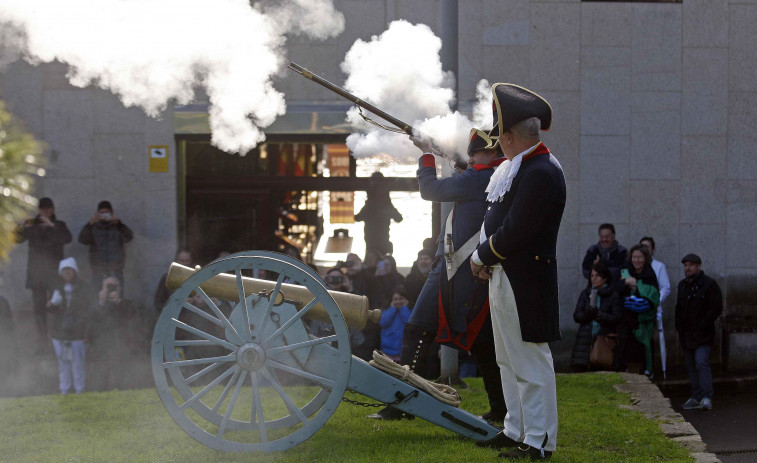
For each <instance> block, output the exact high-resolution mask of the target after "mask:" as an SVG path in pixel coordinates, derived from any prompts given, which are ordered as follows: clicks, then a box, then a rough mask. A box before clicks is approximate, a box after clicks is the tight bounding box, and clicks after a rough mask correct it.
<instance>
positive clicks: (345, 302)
mask: <svg viewBox="0 0 757 463" xmlns="http://www.w3.org/2000/svg"><path fill="white" fill-rule="evenodd" d="M196 271H197V270H195V269H192V268H190V267H185V266H183V265H180V264H177V263H176V262H174V263H172V264H171V267H170V268H169V270H168V275H167V276H166V288H168V289H170V290H174V289H176V288H178V287H179V286H181V284H182V283H184V281H186V279H187V278H189V277H190V276H192V274H193V273H195V272H196ZM242 282H243V284H244V291H245V296H249V295H250V294H258V293H260V292H271V291H272V290H273V289H274V288H275V287H276V282H275V281H269V280H259V279H257V278H250V277H242ZM200 288H202V290H203V291H205V292H206V293H207V294H208V295H209V296H211V297H217V298H219V299H224V300H227V301H236V300H239V293H238V290H237V281H236V276H235V275H229V274H225V273H222V274H220V275H216V276H214V277H212V278H210V279H209V280H206V281H204V282H203V283H202V284H201V285H200ZM281 293H282V294H283V295H284V298H285V299H288V300H293V301H297V302H299V303H300V304H301V306H304V305H305V304H307V303H308V302H310V301H311V300H312V299H313V297H314V296H313V294H312V293H311V292H310V290H308V289H307V288H306V287H305V286H300V285H291V284H287V283H283V284H282V285H281ZM329 294H330V295H331V297H332V298H333V299H334V302H336V304H337V306H339V309H340V310H341V311H342V315H343V316H344V321H345V322H346V323H347V326H349V327H350V328H356V329H363V328H365V325H366V323H367V322H368V320H370V321H372V322H374V323H378V321H379V318H381V311H380V310H369V308H368V298H367V297H365V296H358V295H356V294H350V293H343V292H340V291H329ZM305 318H312V319H316V320H322V321H325V322H328V321H330V320H329V315H328V313H327V312H326V308H325V307H324V306H323V304H321V303H318V304H316V305H315V306H313V308H312V309H310V310H309V311H308V312H307V314H306V315H305Z"/></svg>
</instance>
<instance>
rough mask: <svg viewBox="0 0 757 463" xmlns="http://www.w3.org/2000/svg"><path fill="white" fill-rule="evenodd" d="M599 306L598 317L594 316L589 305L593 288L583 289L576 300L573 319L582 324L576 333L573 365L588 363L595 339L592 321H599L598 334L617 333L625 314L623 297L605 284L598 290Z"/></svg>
mask: <svg viewBox="0 0 757 463" xmlns="http://www.w3.org/2000/svg"><path fill="white" fill-rule="evenodd" d="M597 294H598V296H599V307H598V309H599V310H598V311H597V315H596V318H595V317H594V316H593V313H592V310H591V307H590V305H589V302H590V295H591V288H586V289H584V290H583V291H581V294H580V295H579V296H578V302H576V310H575V311H574V312H573V320H574V321H575V322H576V323H578V324H579V325H580V326H579V328H578V332H577V333H576V343H575V345H574V346H573V355H572V357H571V365H584V366H585V365H588V364H589V355H590V354H591V346H592V344H593V341H594V337H593V336H592V334H591V332H592V322H593V321H594V320H596V321H597V322H598V323H599V332H598V333H597V334H601V335H605V336H606V335H608V334H613V333H617V327H618V323H619V322H620V319H621V316H622V314H623V298H622V297H621V296H620V294H618V292H617V291H615V290H613V288H612V287H611V286H608V285H605V286H603V287H601V288H599V289H598V290H597Z"/></svg>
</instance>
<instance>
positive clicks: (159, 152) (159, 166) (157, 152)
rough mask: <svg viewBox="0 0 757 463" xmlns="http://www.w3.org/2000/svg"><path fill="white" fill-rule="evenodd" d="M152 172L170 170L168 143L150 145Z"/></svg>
mask: <svg viewBox="0 0 757 463" xmlns="http://www.w3.org/2000/svg"><path fill="white" fill-rule="evenodd" d="M147 151H148V153H149V156H150V172H168V145H150V147H149V148H148V150H147Z"/></svg>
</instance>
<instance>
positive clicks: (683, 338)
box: [571, 223, 722, 409]
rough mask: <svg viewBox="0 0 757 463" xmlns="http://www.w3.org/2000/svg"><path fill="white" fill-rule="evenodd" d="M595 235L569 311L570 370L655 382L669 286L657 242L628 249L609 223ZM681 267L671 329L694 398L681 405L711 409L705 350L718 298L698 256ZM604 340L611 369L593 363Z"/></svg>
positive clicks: (707, 350)
mask: <svg viewBox="0 0 757 463" xmlns="http://www.w3.org/2000/svg"><path fill="white" fill-rule="evenodd" d="M598 232H599V241H598V242H597V243H596V244H593V245H591V246H590V247H589V249H587V251H586V255H585V257H584V259H583V263H582V270H583V275H584V277H585V278H587V280H588V283H587V286H586V288H585V289H584V290H583V291H581V294H580V295H579V297H578V301H577V303H576V307H575V310H574V312H573V319H574V320H575V322H576V323H578V324H579V327H578V331H577V333H576V339H575V344H574V347H573V354H572V356H571V366H572V369H573V370H574V371H586V370H590V369H591V370H599V369H611V370H614V371H633V370H635V369H637V370H638V372H639V373H643V374H645V375H647V376H648V377H649V378H650V379H653V378H654V377H655V370H658V371H659V370H660V369H661V370H662V373H663V374H665V363H664V362H665V357H666V351H665V331H664V327H663V319H664V317H663V302H664V301H665V300H666V299H667V297H668V296H669V295H670V291H671V287H670V278H669V277H668V272H667V268H666V266H665V264H663V263H662V262H660V261H658V260H657V259H655V258H654V255H655V247H656V246H655V240H654V238H652V237H651V236H644V237H642V238H641V239H640V240H639V243H638V244H635V245H633V246H632V247H631V248H630V250H626V248H625V247H623V246H622V245H620V244H619V243H618V241H617V240H616V239H615V227H614V226H613V225H612V224H609V223H605V224H602V225H600V226H599V231H598ZM681 263H682V264H683V266H684V274H685V276H686V277H685V278H684V279H683V280H681V282H680V283H679V285H678V298H677V299H678V300H677V302H676V307H675V320H676V322H675V328H676V331H678V333H679V340H680V342H681V347H682V348H683V351H684V355H685V359H686V367H687V370H688V372H689V377H690V381H691V384H692V397H691V398H690V399H689V400H688V401H687V402H686V404H685V405H684V408H702V409H710V408H712V380H711V372H710V366H709V353H710V349H711V347H712V344H713V341H714V334H713V333H714V323H715V320H716V319H717V318H718V316H719V315H720V313H721V312H722V294H721V293H720V288H719V287H718V285H717V283H715V282H714V280H712V279H711V278H709V277H706V276H705V275H704V272H702V271H701V268H700V267H701V263H702V262H701V258H700V257H699V256H697V255H696V254H687V255H686V256H684V257H683V259H682V261H681ZM655 334H656V335H657V336H655ZM607 338H609V339H610V340H611V341H610V342H611V348H612V363H611V365H604V364H600V362H598V361H596V359H598V358H599V357H598V356H597V357H594V356H592V354H593V353H595V352H596V351H598V350H600V349H601V348H602V346H604V345H606V344H605V343H606V342H607ZM694 340H695V341H694ZM655 346H659V349H660V360H661V362H660V363H661V364H662V365H656V364H655V355H654V353H655ZM593 351H594V352H593ZM592 358H594V359H595V363H592ZM660 367H661V368H660Z"/></svg>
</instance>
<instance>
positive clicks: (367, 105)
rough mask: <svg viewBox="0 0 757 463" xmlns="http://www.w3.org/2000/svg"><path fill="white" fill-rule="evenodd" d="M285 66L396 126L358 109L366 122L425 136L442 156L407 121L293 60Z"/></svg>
mask: <svg viewBox="0 0 757 463" xmlns="http://www.w3.org/2000/svg"><path fill="white" fill-rule="evenodd" d="M287 67H288V68H289V69H291V70H293V71H294V72H296V73H298V74H300V75H301V76H303V77H305V78H307V79H310V80H312V81H313V82H315V83H317V84H320V85H322V86H324V87H326V88H327V89H329V90H331V91H332V92H334V93H336V94H337V95H339V96H341V97H342V98H346V99H348V100H350V101H351V102H353V103H355V105H357V107H358V110H361V109H362V108H364V109H367V110H368V111H370V112H372V113H373V114H376V115H377V116H379V117H380V118H382V119H384V120H385V121H388V122H389V123H391V124H392V125H394V126H396V127H397V129H395V128H392V127H387V126H385V125H383V124H379V123H378V122H376V121H374V120H372V119H369V118H368V117H366V116H365V115H364V114H363V112H362V110H361V111H360V116H361V117H362V118H363V119H365V121H366V122H368V123H371V124H373V125H376V126H378V127H381V128H382V129H385V130H389V131H392V132H397V133H402V132H404V133H406V134H408V135H410V136H412V137H418V138H426V139H428V140H429V141H431V145H432V151H433V152H434V154H438V155H439V156H444V154H443V153H442V151H441V149H439V147H437V146H436V144H435V143H434V142H433V141H432V140H431V139H430V138H429V137H428V136H426V135H424V134H423V133H422V132H420V131H419V130H417V129H415V128H413V127H412V126H411V125H410V124H408V123H407V122H402V121H401V120H399V119H397V118H396V117H394V116H392V115H391V114H389V113H387V112H386V111H383V110H381V109H379V108H377V107H375V106H373V105H372V104H370V103H368V102H367V101H365V100H361V99H360V98H358V97H356V96H355V95H353V94H352V93H350V92H348V91H347V90H345V89H343V88H342V87H340V86H338V85H335V84H332V83H331V82H329V81H328V80H326V79H324V78H323V77H321V76H319V75H317V74H314V73H312V72H310V71H308V70H307V69H305V68H304V67H302V66H300V65H299V64H297V63H294V62H292V63H289V66H287ZM445 157H446V156H445Z"/></svg>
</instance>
